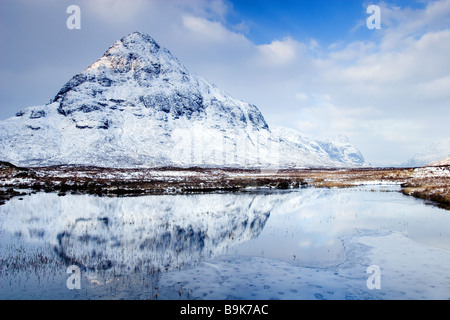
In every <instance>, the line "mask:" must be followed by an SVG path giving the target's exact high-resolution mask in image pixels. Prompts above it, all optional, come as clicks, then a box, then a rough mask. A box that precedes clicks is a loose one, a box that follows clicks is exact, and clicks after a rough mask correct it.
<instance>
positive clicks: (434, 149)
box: [402, 138, 450, 167]
mask: <svg viewBox="0 0 450 320" xmlns="http://www.w3.org/2000/svg"><path fill="white" fill-rule="evenodd" d="M449 157H450V138H444V139H441V140H437V141H435V142H434V143H432V144H430V145H429V146H428V147H427V148H425V149H424V150H423V151H422V152H420V153H417V154H415V155H414V156H413V157H411V158H410V159H408V160H407V161H406V162H405V163H403V165H402V166H404V167H422V166H426V165H429V164H430V163H433V162H437V161H441V160H443V159H446V158H449Z"/></svg>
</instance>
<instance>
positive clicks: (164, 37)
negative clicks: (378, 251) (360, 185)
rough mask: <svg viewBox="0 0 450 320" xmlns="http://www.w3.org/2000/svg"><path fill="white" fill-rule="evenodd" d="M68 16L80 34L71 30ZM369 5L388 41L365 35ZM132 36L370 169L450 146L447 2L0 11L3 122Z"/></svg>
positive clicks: (204, 1)
mask: <svg viewBox="0 0 450 320" xmlns="http://www.w3.org/2000/svg"><path fill="white" fill-rule="evenodd" d="M72 4H76V5H79V6H80V8H81V25H82V27H81V30H68V29H67V27H66V20H67V18H68V14H67V13H66V8H67V7H68V6H69V5H72ZM370 4H375V5H378V6H379V7H380V8H381V29H380V30H369V29H368V28H367V27H366V19H367V18H368V16H369V15H368V14H367V13H366V9H367V7H368V6H369V5H370ZM134 31H141V32H143V33H147V34H149V35H151V36H152V37H154V38H155V40H156V41H157V42H158V43H160V44H161V45H162V46H165V47H167V48H168V49H169V50H170V51H171V52H172V53H173V54H174V55H176V56H177V57H178V58H179V59H180V61H181V62H182V63H184V64H185V65H186V66H187V67H188V69H189V70H191V72H193V73H196V74H198V75H199V76H202V77H204V78H206V79H207V80H209V81H211V82H213V83H214V84H216V85H217V86H218V87H220V88H221V89H222V90H224V91H227V92H229V93H230V94H231V95H233V96H234V97H235V98H237V99H241V100H244V101H247V102H250V103H254V104H255V105H256V106H257V107H258V108H259V109H260V110H261V111H262V113H263V114H264V116H265V118H266V120H267V122H268V123H269V125H271V126H286V127H291V128H294V129H297V130H299V131H300V132H302V133H304V134H306V135H310V136H332V135H338V134H344V135H346V136H348V138H349V139H350V141H351V142H352V143H353V144H355V145H356V146H357V147H358V148H359V149H360V150H361V151H362V153H363V155H364V156H365V158H366V159H367V160H368V161H369V162H371V163H372V164H375V165H394V164H400V163H402V162H404V161H406V160H407V159H408V158H410V157H411V156H413V155H414V154H416V153H420V152H423V151H424V150H425V149H426V148H427V147H428V146H429V145H431V144H433V143H435V142H436V141H443V140H446V139H447V140H450V139H449V138H450V134H449V130H448V123H450V114H449V112H448V108H449V106H450V0H417V1H414V0H413V1H405V0H384V1H367V0H314V1H306V0H296V1H294V0H284V1H282V0H279V1H274V0H247V1H245V0H244V1H238V0H235V1H230V0H133V1H126V0H40V1H36V0H1V1H0V42H1V44H2V45H1V47H0V120H1V119H6V118H8V117H11V116H13V115H14V114H15V113H16V112H18V111H19V110H20V109H22V108H24V107H27V106H31V105H39V104H45V103H47V102H48V101H49V100H50V99H51V98H53V97H54V95H55V94H56V93H57V92H58V91H59V89H60V88H61V87H62V86H63V85H64V84H65V83H66V82H67V81H68V80H69V79H70V78H71V77H72V76H73V75H75V74H77V73H78V72H80V71H82V70H84V69H85V68H87V67H88V66H89V65H90V64H91V63H93V62H94V61H95V60H96V59H98V58H100V57H101V56H102V55H103V53H104V52H105V51H106V50H107V49H108V48H109V46H110V45H111V44H112V43H113V42H114V41H116V40H118V39H120V38H122V37H123V36H126V35H127V34H129V33H131V32H134ZM449 149H450V146H449Z"/></svg>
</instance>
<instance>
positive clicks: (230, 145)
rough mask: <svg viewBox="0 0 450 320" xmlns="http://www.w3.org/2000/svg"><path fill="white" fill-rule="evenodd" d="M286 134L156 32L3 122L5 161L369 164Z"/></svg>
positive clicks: (132, 38)
mask: <svg viewBox="0 0 450 320" xmlns="http://www.w3.org/2000/svg"><path fill="white" fill-rule="evenodd" d="M286 132H288V131H287V130H284V131H283V130H282V131H280V130H279V131H278V134H277V133H276V132H275V133H273V132H272V131H271V130H270V129H269V126H268V124H267V123H266V121H265V119H264V117H263V115H262V114H261V112H260V111H259V110H258V109H257V107H256V106H254V105H252V104H248V103H245V102H242V101H238V100H236V99H234V98H232V97H231V96H229V95H228V94H226V93H225V92H223V91H221V90H219V89H218V88H217V87H215V86H214V85H212V84H210V83H208V82H207V81H205V80H204V79H202V78H200V77H198V76H196V75H194V74H192V73H190V72H189V71H188V70H187V69H186V68H185V67H184V66H183V65H182V64H181V63H180V62H179V61H178V59H176V58H175V57H174V56H173V55H172V54H171V53H170V51H168V50H167V49H165V48H162V47H160V46H159V45H158V44H157V43H156V42H155V41H154V40H153V39H152V38H151V37H150V36H147V35H144V34H141V33H139V32H135V33H132V34H130V35H128V36H126V37H124V38H122V39H121V40H119V41H117V42H115V43H114V44H113V45H112V46H111V47H110V48H109V49H108V51H107V52H106V53H105V54H104V56H103V57H102V58H100V59H99V60H97V61H96V62H95V63H93V64H92V65H91V66H89V67H88V68H87V69H86V70H84V71H83V72H81V73H79V74H77V75H75V76H74V77H73V78H72V79H71V80H70V81H69V82H67V84H65V85H64V86H63V88H62V89H61V90H60V91H59V92H58V93H57V95H56V96H55V97H54V99H53V100H52V101H51V103H49V104H47V105H45V106H35V107H30V108H27V109H25V110H23V111H21V112H19V113H17V114H16V117H13V118H10V119H7V120H5V121H2V122H0V137H1V140H0V160H4V161H9V162H11V163H14V164H16V165H26V166H37V165H52V164H78V165H96V166H104V167H141V166H143V167H148V166H168V165H171V166H230V167H233V166H234V167H236V166H238V167H244V166H245V167H249V166H250V167H324V166H325V167H330V166H333V167H335V166H355V165H356V166H361V165H366V163H365V162H364V160H363V158H362V156H361V155H360V153H359V151H357V150H356V149H354V148H353V147H351V146H350V144H349V143H348V142H345V143H336V142H330V141H317V142H314V141H312V140H308V139H306V140H305V139H303V138H301V134H300V133H298V132H296V131H289V133H288V134H287V133H286ZM294 137H295V138H294ZM297 139H298V140H297Z"/></svg>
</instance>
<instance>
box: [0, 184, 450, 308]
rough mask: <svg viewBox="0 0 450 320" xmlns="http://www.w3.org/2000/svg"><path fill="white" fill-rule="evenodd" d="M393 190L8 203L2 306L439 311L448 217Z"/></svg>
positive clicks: (0, 216) (448, 290)
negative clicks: (333, 306)
mask: <svg viewBox="0 0 450 320" xmlns="http://www.w3.org/2000/svg"><path fill="white" fill-rule="evenodd" d="M397 191H398V186H368V187H355V188H348V189H316V188H305V189H299V190H295V191H248V192H240V193H219V194H203V195H173V196H169V195H167V196H148V197H129V198H107V197H96V196H90V195H67V196H64V197H59V196H58V195H56V194H54V193H37V194H33V195H31V196H26V197H24V198H23V200H20V199H19V198H13V199H12V200H11V201H9V202H7V203H6V204H5V205H3V206H0V277H1V278H0V279H1V280H0V281H1V282H0V299H149V298H151V299H208V300H209V299H219V300H222V299H261V300H267V299H449V298H450V212H449V211H446V210H443V209H439V208H436V207H434V206H430V205H426V204H425V203H424V202H423V201H421V200H417V199H414V198H411V197H406V196H404V195H402V194H401V193H399V192H397ZM69 266H76V267H77V268H78V270H79V272H78V270H77V272H76V273H74V274H72V273H68V267H69ZM369 266H376V267H377V268H379V269H378V270H379V272H374V273H372V271H371V269H369V271H371V272H368V268H369ZM69 272H72V271H71V270H69ZM74 287H75V288H74ZM69 288H72V289H69Z"/></svg>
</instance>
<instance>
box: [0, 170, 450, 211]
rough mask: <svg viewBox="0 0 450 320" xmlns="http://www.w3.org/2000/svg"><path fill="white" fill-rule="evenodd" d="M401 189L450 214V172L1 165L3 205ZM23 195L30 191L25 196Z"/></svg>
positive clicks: (0, 189)
mask: <svg viewBox="0 0 450 320" xmlns="http://www.w3.org/2000/svg"><path fill="white" fill-rule="evenodd" d="M378 184H397V185H400V192H402V193H403V194H405V195H408V196H412V197H415V198H418V199H422V200H424V201H426V202H427V203H431V204H433V205H436V206H438V207H440V208H443V209H446V210H450V166H438V167H417V168H350V169H345V168H329V169H327V168H310V169H283V170H271V169H267V170H264V169H263V170H261V169H235V168H176V167H166V168H140V169H116V168H101V167H85V166H51V167H32V168H31V167H30V168H28V167H17V166H14V165H12V164H10V163H7V162H1V163H0V205H2V204H5V203H6V201H8V200H10V199H11V198H13V197H23V196H25V195H28V194H31V193H36V192H57V193H58V195H60V196H64V195H66V194H67V193H72V194H92V195H98V196H112V197H120V196H145V195H163V194H191V193H213V192H239V191H243V190H247V189H249V188H252V189H298V188H304V187H317V188H347V187H354V186H361V185H378ZM20 190H28V191H27V192H24V191H20Z"/></svg>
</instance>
